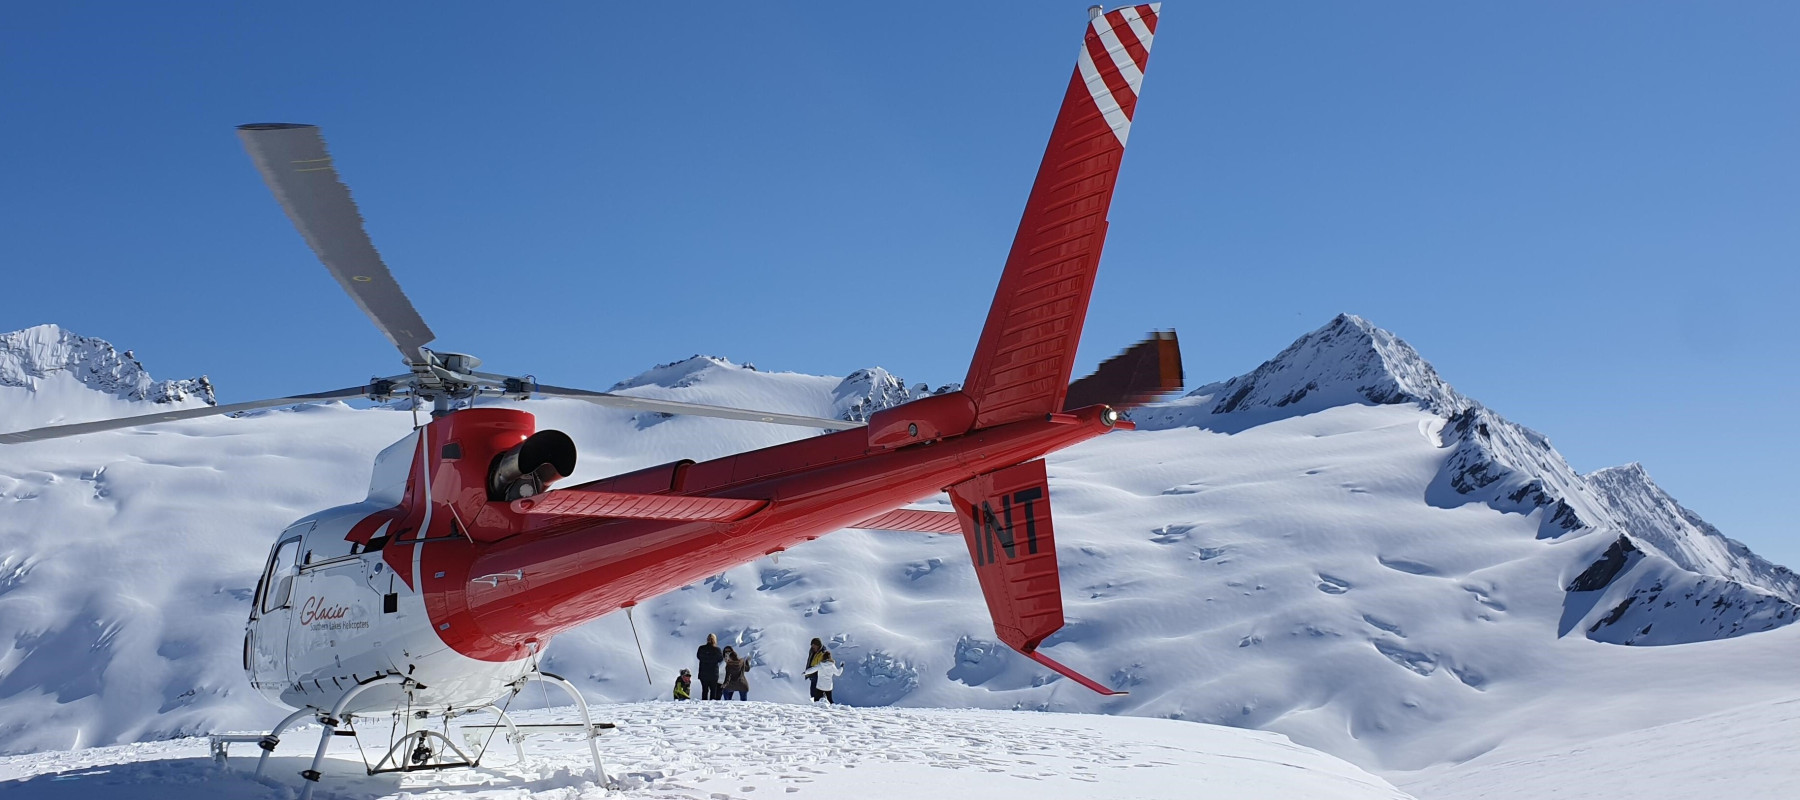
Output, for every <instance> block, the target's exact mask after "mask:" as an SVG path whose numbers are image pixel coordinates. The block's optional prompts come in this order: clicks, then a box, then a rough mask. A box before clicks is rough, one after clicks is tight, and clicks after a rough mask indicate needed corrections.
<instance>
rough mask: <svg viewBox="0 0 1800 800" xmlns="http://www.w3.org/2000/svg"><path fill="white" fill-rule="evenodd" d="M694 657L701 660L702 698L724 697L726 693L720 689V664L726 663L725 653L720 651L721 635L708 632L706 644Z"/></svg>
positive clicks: (695, 652) (715, 698) (718, 698)
mask: <svg viewBox="0 0 1800 800" xmlns="http://www.w3.org/2000/svg"><path fill="white" fill-rule="evenodd" d="M694 658H696V659H699V660H700V699H701V700H720V699H723V698H724V696H725V695H724V694H723V693H722V692H721V691H720V690H719V665H720V664H721V663H724V661H725V654H724V653H722V652H720V651H719V637H718V636H717V635H716V634H711V633H709V634H707V635H706V644H703V645H700V649H698V650H695V651H694Z"/></svg>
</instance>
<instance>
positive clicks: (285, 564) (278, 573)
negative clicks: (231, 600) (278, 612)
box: [262, 536, 300, 613]
mask: <svg viewBox="0 0 1800 800" xmlns="http://www.w3.org/2000/svg"><path fill="white" fill-rule="evenodd" d="M299 557H300V537H298V536H296V537H294V538H292V539H286V540H283V541H282V543H281V544H279V545H276V547H275V555H273V556H271V557H270V558H269V569H268V572H267V573H265V574H264V575H263V586H264V587H265V588H264V590H263V604H262V610H263V613H268V612H270V611H274V610H275V609H278V608H281V607H283V606H286V605H287V604H288V595H290V594H292V593H293V591H294V572H295V568H296V567H298V566H299Z"/></svg>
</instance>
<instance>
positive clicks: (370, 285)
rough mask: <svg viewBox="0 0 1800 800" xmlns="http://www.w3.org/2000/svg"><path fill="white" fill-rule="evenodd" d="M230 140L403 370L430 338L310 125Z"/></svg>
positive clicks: (258, 129) (245, 131)
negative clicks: (238, 143)
mask: <svg viewBox="0 0 1800 800" xmlns="http://www.w3.org/2000/svg"><path fill="white" fill-rule="evenodd" d="M237 130H238V138H239V139H242V140H243V141H244V149H245V150H248V151H250V158H251V160H253V161H255V162H256V169H257V170H258V171H260V172H261V173H262V176H263V181H264V182H266V183H268V184H269V191H272V192H274V193H275V199H276V200H277V201H279V202H280V203H281V208H282V210H284V211H286V212H287V215H288V219H290V220H293V222H294V227H295V228H298V229H300V235H301V236H303V237H305V238H306V243H307V245H309V246H311V247H312V249H313V252H314V253H316V254H318V256H319V260H320V261H322V262H324V264H325V268H326V269H328V270H330V271H331V277H333V278H336V279H337V282H338V285H339V286H342V287H344V291H346V292H348V293H349V294H350V298H351V299H353V300H355V301H356V305H357V307H359V308H361V309H362V310H363V313H364V314H367V315H369V319H370V320H371V321H373V322H374V323H375V327H377V328H380V329H381V333H382V335H384V336H386V337H387V338H388V341H390V342H393V343H394V346H395V347H398V348H400V353H401V354H402V355H404V356H405V357H406V361H407V363H409V364H417V363H421V362H420V358H421V357H420V355H419V348H421V347H424V346H425V345H427V344H430V343H431V340H432V339H435V338H437V335H436V334H434V333H432V332H431V328H430V327H429V326H427V325H426V324H425V319H424V318H423V317H420V316H419V311H418V309H415V308H413V304H412V301H411V300H408V299H406V293H405V292H403V291H401V289H400V284H399V283H398V282H396V281H395V280H394V276H393V274H391V273H389V272H388V268H387V265H386V264H383V263H382V261H381V254H380V253H377V252H375V244H374V243H373V242H371V241H369V233H368V231H367V230H365V229H364V228H363V219H362V214H361V213H358V212H357V210H356V201H355V200H352V199H351V198H350V187H348V186H345V185H344V182H343V181H342V180H339V179H338V173H337V167H335V166H334V165H333V164H332V162H331V155H330V154H329V153H327V152H325V137H323V136H321V135H319V128H318V127H317V126H315V125H293V124H288V123H265V124H258V125H240V126H238V129H237Z"/></svg>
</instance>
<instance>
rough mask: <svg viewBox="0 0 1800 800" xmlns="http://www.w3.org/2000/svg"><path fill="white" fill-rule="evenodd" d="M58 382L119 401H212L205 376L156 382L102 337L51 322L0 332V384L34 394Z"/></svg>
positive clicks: (130, 354)
mask: <svg viewBox="0 0 1800 800" xmlns="http://www.w3.org/2000/svg"><path fill="white" fill-rule="evenodd" d="M59 381H72V382H74V383H77V384H80V385H81V386H83V387H85V388H87V389H91V390H93V391H95V392H99V393H100V394H104V395H111V396H113V397H117V398H119V399H121V400H143V401H147V402H150V403H154V404H180V403H183V402H185V401H188V400H199V401H201V402H203V403H206V404H208V405H212V404H214V402H215V401H214V399H213V389H212V383H211V382H209V381H207V379H206V376H204V375H202V376H200V377H198V378H189V379H187V380H179V381H166V380H165V381H159V380H155V379H153V378H151V377H150V373H148V372H145V371H144V365H143V364H140V363H138V360H137V358H136V357H135V356H134V355H133V354H132V352H131V351H130V350H126V351H125V352H123V353H121V352H119V351H118V350H117V349H115V348H114V347H113V346H112V344H111V343H110V342H107V341H105V340H102V339H95V338H92V337H88V336H78V335H76V334H74V333H71V332H69V331H66V330H63V329H62V328H60V327H57V326H55V325H38V326H36V327H32V328H26V329H24V330H20V331H13V332H12V333H0V386H6V387H14V388H21V389H29V390H32V392H34V393H37V392H43V391H46V390H47V389H48V387H49V386H50V385H54V384H55V383H57V382H59Z"/></svg>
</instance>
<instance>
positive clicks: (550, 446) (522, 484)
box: [488, 431, 575, 502]
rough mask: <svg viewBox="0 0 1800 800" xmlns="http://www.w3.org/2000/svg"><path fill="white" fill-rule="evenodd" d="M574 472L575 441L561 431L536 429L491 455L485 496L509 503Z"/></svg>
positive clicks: (543, 488)
mask: <svg viewBox="0 0 1800 800" xmlns="http://www.w3.org/2000/svg"><path fill="white" fill-rule="evenodd" d="M574 472H575V440H573V439H570V438H569V435H568V434H566V433H563V432H562V431H538V432H537V433H534V434H532V435H531V436H530V437H529V438H527V439H526V440H525V441H523V442H520V443H519V445H518V446H517V447H514V448H512V449H511V450H508V451H506V452H504V453H501V454H500V455H498V456H495V457H494V465H493V466H492V467H489V468H488V499H489V500H492V501H494V502H511V501H513V500H519V499H523V498H526V497H531V496H533V495H538V494H543V493H544V490H546V489H548V488H550V484H552V483H555V482H557V481H559V480H562V479H563V478H567V477H569V476H570V475H571V474H574Z"/></svg>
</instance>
